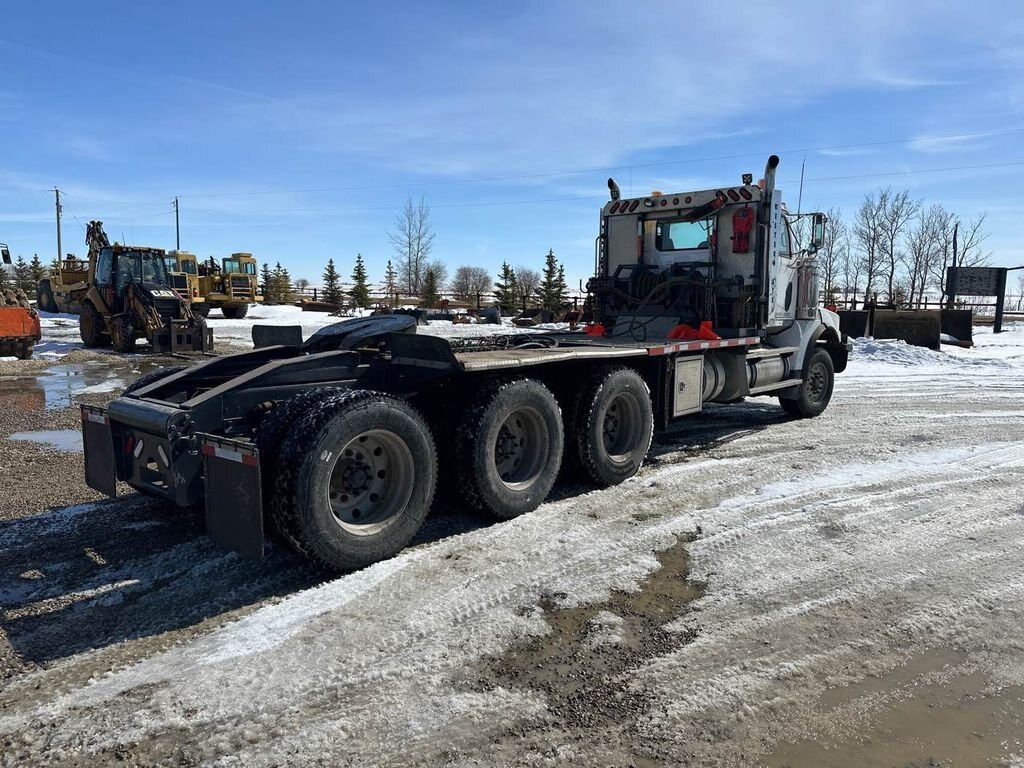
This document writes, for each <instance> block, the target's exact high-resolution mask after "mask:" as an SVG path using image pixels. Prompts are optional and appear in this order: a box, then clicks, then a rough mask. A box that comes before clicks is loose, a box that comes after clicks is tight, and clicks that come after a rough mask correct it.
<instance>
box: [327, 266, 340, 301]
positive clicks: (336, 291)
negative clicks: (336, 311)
mask: <svg viewBox="0 0 1024 768" xmlns="http://www.w3.org/2000/svg"><path fill="white" fill-rule="evenodd" d="M341 299H342V294H341V280H340V278H339V277H338V270H336V269H335V268H334V259H328V260H327V268H326V269H324V295H323V300H324V301H326V302H327V303H328V304H341Z"/></svg>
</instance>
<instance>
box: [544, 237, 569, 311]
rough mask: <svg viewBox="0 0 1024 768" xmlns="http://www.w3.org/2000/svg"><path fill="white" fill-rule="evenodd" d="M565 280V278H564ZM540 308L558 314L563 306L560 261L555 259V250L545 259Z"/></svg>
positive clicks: (549, 252) (550, 251)
mask: <svg viewBox="0 0 1024 768" xmlns="http://www.w3.org/2000/svg"><path fill="white" fill-rule="evenodd" d="M562 279H563V280H564V279H565V276H564V275H563V276H562ZM539 294H540V306H541V308H542V309H547V310H550V311H552V312H556V311H557V310H558V308H559V307H560V306H561V304H562V298H561V294H560V288H559V284H558V259H556V258H555V252H554V250H550V249H549V250H548V255H547V256H545V257H544V274H543V277H542V278H541V283H540V291H539Z"/></svg>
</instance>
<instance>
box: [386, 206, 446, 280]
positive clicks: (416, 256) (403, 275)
mask: <svg viewBox="0 0 1024 768" xmlns="http://www.w3.org/2000/svg"><path fill="white" fill-rule="evenodd" d="M388 239H389V240H390V241H391V245H392V247H394V249H395V256H396V259H395V261H396V263H397V266H398V281H399V287H400V288H401V289H402V290H403V291H405V293H407V294H409V295H413V296H416V295H419V292H420V288H421V285H422V283H423V276H424V275H425V274H426V271H427V267H428V266H429V265H428V258H429V256H430V252H431V251H432V250H433V247H434V232H433V229H432V228H431V225H430V207H429V206H428V205H427V204H426V202H425V201H424V200H423V198H420V201H419V203H418V204H417V203H413V201H412V198H409V199H408V200H406V202H405V207H404V208H403V209H402V211H401V213H399V214H398V215H397V216H396V217H395V223H394V225H393V226H392V228H391V229H390V230H388ZM445 271H446V273H447V270H445Z"/></svg>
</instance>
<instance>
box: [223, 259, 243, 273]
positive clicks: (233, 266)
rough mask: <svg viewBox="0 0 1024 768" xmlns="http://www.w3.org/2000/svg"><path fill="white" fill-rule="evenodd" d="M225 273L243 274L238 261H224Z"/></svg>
mask: <svg viewBox="0 0 1024 768" xmlns="http://www.w3.org/2000/svg"><path fill="white" fill-rule="evenodd" d="M224 271H225V272H241V271H242V270H241V268H240V267H239V263H238V259H224Z"/></svg>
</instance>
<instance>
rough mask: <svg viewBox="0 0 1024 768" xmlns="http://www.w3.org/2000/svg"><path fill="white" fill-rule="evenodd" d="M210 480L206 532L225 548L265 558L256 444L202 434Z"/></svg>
mask: <svg viewBox="0 0 1024 768" xmlns="http://www.w3.org/2000/svg"><path fill="white" fill-rule="evenodd" d="M199 439H200V440H201V442H202V452H203V476H204V478H205V481H206V531H207V533H208V534H209V535H210V538H211V539H213V540H214V541H215V542H217V543H218V544H220V545H221V546H222V547H225V548H227V549H230V550H233V551H235V552H238V553H239V554H241V555H244V556H245V557H250V558H254V559H257V560H258V559H259V558H261V557H263V500H262V498H261V486H260V459H259V451H257V450H256V446H255V445H253V444H252V443H246V442H242V441H240V440H228V439H227V438H223V437H217V436H215V435H206V434H200V435H199Z"/></svg>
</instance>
